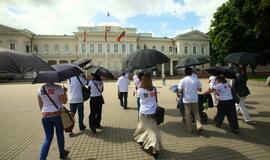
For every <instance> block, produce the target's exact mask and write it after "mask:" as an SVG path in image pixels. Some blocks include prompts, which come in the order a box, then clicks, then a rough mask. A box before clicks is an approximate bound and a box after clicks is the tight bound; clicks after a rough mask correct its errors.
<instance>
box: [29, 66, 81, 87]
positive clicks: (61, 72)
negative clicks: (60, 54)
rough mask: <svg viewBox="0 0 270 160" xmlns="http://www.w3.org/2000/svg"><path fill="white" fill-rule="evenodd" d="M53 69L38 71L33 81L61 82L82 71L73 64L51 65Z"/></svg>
mask: <svg viewBox="0 0 270 160" xmlns="http://www.w3.org/2000/svg"><path fill="white" fill-rule="evenodd" d="M52 68H53V69H55V71H42V72H39V73H38V75H37V77H36V78H35V79H34V80H33V83H54V82H61V81H64V80H66V79H68V78H70V77H73V76H79V75H80V74H82V73H83V71H82V69H81V68H80V67H78V66H77V65H75V64H56V65H52Z"/></svg>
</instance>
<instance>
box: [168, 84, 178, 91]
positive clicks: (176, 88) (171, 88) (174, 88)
mask: <svg viewBox="0 0 270 160" xmlns="http://www.w3.org/2000/svg"><path fill="white" fill-rule="evenodd" d="M169 89H170V90H171V91H172V92H174V93H175V92H177V91H178V84H174V85H171V87H170V88H169Z"/></svg>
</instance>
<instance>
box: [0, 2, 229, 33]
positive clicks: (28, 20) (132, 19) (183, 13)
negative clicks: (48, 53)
mask: <svg viewBox="0 0 270 160" xmlns="http://www.w3.org/2000/svg"><path fill="white" fill-rule="evenodd" d="M226 1H227V0H0V24H2V25H7V26H10V27H14V28H18V29H23V28H25V29H28V30H30V31H32V32H34V33H35V34H56V35H63V34H67V35H72V34H73V32H76V31H77V27H78V26H100V25H113V26H121V27H133V28H137V32H138V33H142V32H147V33H152V34H153V36H157V37H175V36H176V35H178V34H180V33H185V32H188V31H191V30H192V29H197V30H200V31H202V32H205V33H206V32H208V31H209V27H210V23H211V19H212V16H213V14H214V13H215V11H216V9H217V8H218V7H219V6H221V5H222V4H223V3H225V2H226ZM107 13H109V15H110V16H109V17H108V16H107Z"/></svg>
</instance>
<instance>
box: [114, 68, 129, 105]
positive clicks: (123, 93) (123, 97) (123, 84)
mask: <svg viewBox="0 0 270 160" xmlns="http://www.w3.org/2000/svg"><path fill="white" fill-rule="evenodd" d="M116 84H117V88H118V94H119V100H120V105H121V106H122V107H124V109H127V97H128V85H129V79H128V77H126V73H125V72H122V74H121V76H120V77H119V78H118V80H117V83H116Z"/></svg>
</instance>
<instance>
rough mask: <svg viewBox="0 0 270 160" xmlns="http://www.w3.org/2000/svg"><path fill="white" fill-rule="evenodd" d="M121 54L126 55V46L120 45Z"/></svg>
mask: <svg viewBox="0 0 270 160" xmlns="http://www.w3.org/2000/svg"><path fill="white" fill-rule="evenodd" d="M122 53H126V45H125V44H122Z"/></svg>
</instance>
